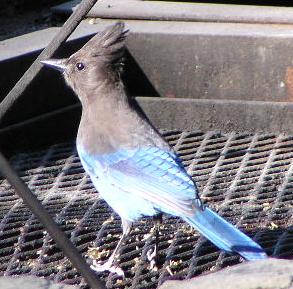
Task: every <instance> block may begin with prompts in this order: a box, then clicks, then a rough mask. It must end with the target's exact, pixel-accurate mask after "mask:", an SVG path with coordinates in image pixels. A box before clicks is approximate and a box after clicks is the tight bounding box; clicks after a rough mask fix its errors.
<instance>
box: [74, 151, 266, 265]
mask: <svg viewBox="0 0 293 289" xmlns="http://www.w3.org/2000/svg"><path fill="white" fill-rule="evenodd" d="M77 147H78V152H79V155H80V158H81V160H82V162H83V165H84V167H85V169H86V170H87V172H88V173H89V174H90V176H91V179H92V181H93V183H94V184H95V186H96V188H97V190H98V191H100V192H101V195H102V196H103V198H104V199H105V200H106V201H107V202H108V204H109V205H110V206H111V207H112V208H113V209H114V210H115V211H116V212H117V213H118V214H119V215H120V216H121V217H122V218H124V219H126V220H129V221H131V222H133V221H135V220H137V219H138V218H140V217H142V216H153V215H155V214H157V213H159V212H164V213H167V214H171V215H174V216H177V217H181V218H182V219H184V220H185V221H186V222H188V223H189V224H190V225H191V226H193V227H194V228H196V229H197V230H199V231H200V232H201V233H202V234H203V235H204V236H205V237H207V238H208V239H209V240H210V241H212V242H213V243H214V244H215V245H217V246H218V247H219V248H221V249H222V250H225V251H227V252H233V251H235V252H238V253H239V254H240V255H242V256H243V257H244V258H246V259H248V260H256V259H263V258H266V257H267V255H266V254H265V253H264V251H263V249H262V248H261V247H260V246H259V245H258V244H256V243H255V242H254V241H252V240H251V239H250V238H249V237H248V236H246V235H245V234H244V233H242V232H241V231H239V230H238V229H236V228H235V227H234V226H233V225H231V224H230V223H228V222H227V221H225V220H224V219H223V218H222V217H220V216H219V215H217V214H216V213H215V212H213V211H212V210H211V209H209V208H206V207H202V206H201V202H200V200H199V197H198V196H197V189H196V187H195V185H194V183H193V181H192V179H191V178H190V176H189V175H188V174H187V173H186V171H185V169H184V168H183V167H182V166H181V164H180V161H179V159H178V158H177V156H176V155H175V154H174V153H173V152H172V151H164V150H162V149H160V148H158V147H145V148H139V149H132V150H121V151H117V152H115V153H110V154H105V155H90V154H87V153H86V152H85V151H84V150H83V149H82V148H81V147H80V145H78V146H77Z"/></svg>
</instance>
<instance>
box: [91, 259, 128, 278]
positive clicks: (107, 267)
mask: <svg viewBox="0 0 293 289" xmlns="http://www.w3.org/2000/svg"><path fill="white" fill-rule="evenodd" d="M91 269H92V270H94V271H95V272H104V271H109V272H111V273H116V274H117V275H118V276H121V277H123V278H124V272H123V270H122V269H121V268H120V267H119V266H116V265H114V264H113V261H112V260H108V261H106V262H105V263H104V264H101V263H98V262H97V261H96V260H94V261H93V264H92V265H91Z"/></svg>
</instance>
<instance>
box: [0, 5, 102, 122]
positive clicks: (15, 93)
mask: <svg viewBox="0 0 293 289" xmlns="http://www.w3.org/2000/svg"><path fill="white" fill-rule="evenodd" d="M96 2H97V0H83V1H82V2H81V4H80V5H79V6H78V9H76V10H75V11H74V13H73V14H72V15H71V16H70V17H69V18H68V19H67V21H66V22H65V23H64V25H63V27H62V29H61V30H60V32H59V33H58V34H57V35H56V36H55V37H54V38H53V40H52V41H51V42H50V44H49V45H48V46H47V47H46V48H45V49H44V50H43V51H42V53H41V54H40V55H39V56H38V57H37V59H36V60H35V61H34V62H33V64H32V65H31V66H30V68H29V69H28V70H27V71H26V72H25V73H24V75H23V76H22V77H21V79H20V80H19V81H18V82H17V83H16V84H15V86H14V87H13V88H12V90H11V91H10V92H9V93H8V94H7V96H6V97H5V98H4V99H3V101H2V102H1V104H0V123H1V121H2V120H3V117H4V115H5V114H6V113H7V111H8V110H9V109H10V108H11V107H12V105H13V104H14V103H15V102H16V101H17V99H18V98H19V97H20V96H21V95H22V93H23V92H24V91H25V90H26V88H27V87H28V85H29V84H30V83H31V82H32V81H33V80H34V78H35V77H36V76H37V75H38V73H39V72H40V70H41V68H42V64H41V63H40V60H42V59H46V58H49V57H51V56H52V55H53V54H54V53H55V52H56V51H57V49H58V48H59V46H60V45H61V44H62V43H63V42H64V41H66V39H67V38H68V37H69V36H70V34H71V33H72V31H73V30H74V29H75V28H76V27H77V25H78V24H79V23H80V22H81V20H82V19H83V17H84V16H85V15H86V14H87V13H88V12H89V10H90V9H91V8H92V7H93V6H94V4H95V3H96Z"/></svg>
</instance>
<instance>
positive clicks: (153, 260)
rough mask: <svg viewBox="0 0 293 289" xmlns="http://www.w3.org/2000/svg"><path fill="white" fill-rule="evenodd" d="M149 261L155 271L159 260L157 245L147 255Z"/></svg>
mask: <svg viewBox="0 0 293 289" xmlns="http://www.w3.org/2000/svg"><path fill="white" fill-rule="evenodd" d="M146 256H147V259H148V260H149V261H150V268H151V269H154V268H155V266H156V259H157V246H156V245H155V247H154V250H152V249H149V250H148V251H147V253H146Z"/></svg>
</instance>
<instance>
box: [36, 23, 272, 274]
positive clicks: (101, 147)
mask: <svg viewBox="0 0 293 289" xmlns="http://www.w3.org/2000/svg"><path fill="white" fill-rule="evenodd" d="M128 32H129V31H128V30H126V29H125V24H124V23H123V22H116V23H115V24H113V25H110V26H108V27H106V28H105V29H104V30H103V31H101V32H98V33H97V34H95V35H94V36H93V37H92V38H91V39H90V40H89V41H88V42H87V43H86V44H85V45H84V46H83V47H82V48H81V49H80V50H78V51H77V52H75V53H74V54H72V55H71V56H70V57H68V58H62V59H54V58H53V59H47V60H43V61H41V62H42V63H43V64H44V65H46V66H49V67H51V68H54V69H57V70H59V71H61V73H62V74H63V76H64V78H65V82H66V83H67V84H68V85H69V86H70V87H71V88H72V89H73V91H74V92H75V94H76V95H77V97H78V98H79V100H80V102H81V104H82V116H81V120H80V124H79V128H78V133H77V139H76V146H77V152H78V155H79V158H80V160H81V163H82V165H83V167H84V169H85V171H86V172H87V173H88V175H89V176H90V179H91V181H92V183H93V185H94V187H95V188H96V190H97V191H98V192H99V194H100V196H101V197H102V198H103V199H104V200H105V201H106V202H107V203H108V205H109V206H110V207H111V208H112V209H113V210H114V211H115V212H116V213H117V214H118V215H119V216H120V217H121V222H122V231H123V233H122V237H121V238H120V240H119V242H118V244H117V246H116V248H115V249H114V251H113V253H112V254H111V256H110V257H109V259H108V260H107V261H106V262H105V263H104V264H98V263H97V262H94V263H93V265H92V266H91V268H92V269H93V270H95V271H96V272H101V271H106V270H108V271H110V272H116V273H117V274H121V275H122V274H123V271H122V272H121V271H119V270H117V268H118V266H116V265H115V258H116V253H117V252H119V248H120V247H121V244H122V243H123V240H125V237H126V236H127V235H128V234H129V232H130V230H131V226H132V224H133V222H135V221H137V220H139V219H140V218H141V217H145V216H149V217H151V216H157V215H159V214H161V213H164V214H169V215H172V216H176V217H179V218H181V219H183V220H184V221H185V222H187V223H188V224H189V225H191V226H192V227H193V228H195V229H197V230H198V231H199V232H200V233H201V234H202V235H203V236H205V237H206V238H207V239H208V240H210V241H211V242H212V243H213V244H215V245H216V246H217V247H219V248H220V249H221V250H224V251H226V252H230V253H233V252H235V253H238V254H239V255H240V256H242V257H243V258H244V259H247V260H258V259H266V258H268V256H267V254H266V253H265V251H264V250H263V249H262V247H261V246H260V245H259V244H257V243H256V242H255V241H253V240H252V239H251V238H250V237H248V236H247V235H246V234H244V233H243V232H241V231H240V230H239V229H237V228H236V227H235V226H233V225H232V224H231V223H229V222H228V221H226V220H225V219H224V218H222V217H221V216H220V215H218V214H217V213H216V212H214V211H213V210H212V209H210V208H209V207H208V206H207V205H205V204H203V203H202V201H201V199H200V196H199V191H198V188H197V185H196V182H195V181H194V180H193V179H192V177H191V176H190V175H189V174H188V173H187V171H186V170H185V168H184V166H183V165H182V162H181V160H180V158H179V156H178V155H177V154H176V153H175V151H174V150H173V149H172V148H171V147H170V146H169V144H168V143H167V142H166V141H165V140H164V139H163V137H162V136H161V135H160V133H159V132H158V130H157V129H156V128H155V127H154V126H153V125H152V124H151V122H150V121H149V120H148V119H147V118H146V117H145V116H144V115H143V114H142V113H140V112H139V111H137V109H136V108H135V106H134V105H133V101H132V100H131V98H130V97H129V96H128V94H127V92H126V89H125V86H124V84H123V81H122V79H121V73H122V71H123V59H124V52H125V47H126V45H125V40H126V37H127V35H128Z"/></svg>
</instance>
